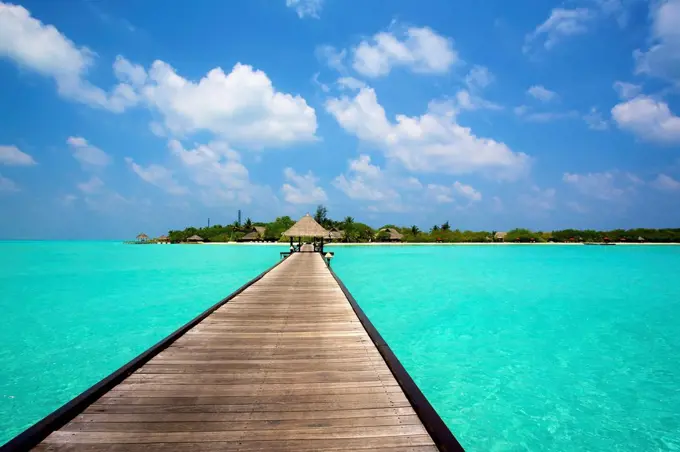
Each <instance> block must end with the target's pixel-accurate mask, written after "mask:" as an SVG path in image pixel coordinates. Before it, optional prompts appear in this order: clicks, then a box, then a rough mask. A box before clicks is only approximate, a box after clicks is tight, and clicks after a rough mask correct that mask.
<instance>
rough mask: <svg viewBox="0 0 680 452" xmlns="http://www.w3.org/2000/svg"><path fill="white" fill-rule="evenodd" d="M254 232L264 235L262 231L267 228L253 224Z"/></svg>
mask: <svg viewBox="0 0 680 452" xmlns="http://www.w3.org/2000/svg"><path fill="white" fill-rule="evenodd" d="M253 229H254V232H257V233H258V234H260V237H264V231H266V230H267V228H266V227H265V226H253Z"/></svg>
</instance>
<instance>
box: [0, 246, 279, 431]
mask: <svg viewBox="0 0 680 452" xmlns="http://www.w3.org/2000/svg"><path fill="white" fill-rule="evenodd" d="M282 249H283V248H282ZM278 259H279V249H278V247H271V246H262V247H258V246H250V247H248V248H247V250H246V249H245V248H244V247H240V246H201V245H124V244H122V243H118V242H0V312H1V313H2V317H1V318H0V323H1V326H0V363H1V364H0V365H1V366H2V368H1V371H0V444H2V443H4V442H6V441H8V440H9V439H11V438H12V437H13V436H15V435H16V434H18V433H20V432H21V431H23V430H24V429H26V428H27V427H29V426H30V425H32V424H33V423H35V422H36V421H38V420H40V419H41V418H42V417H44V416H45V415H47V414H49V413H50V412H52V411H53V410H55V409H56V408H59V407H60V406H61V405H63V404H64V403H66V402H68V401H69V400H71V399H72V398H73V397H75V396H77V395H78V394H80V393H81V392H83V391H84V390H85V389H87V388H89V387H90V386H92V385H93V384H94V383H96V382H98V381H99V380H101V379H102V378H103V377H105V376H107V375H108V374H110V373H111V372H113V371H114V370H116V369H117V368H119V367H120V366H122V365H123V364H125V363H126V362H128V361H130V360H131V359H132V358H134V357H135V356H137V355H139V354H140V353H142V352H143V351H144V350H146V349H148V348H149V347H151V346H152V345H154V344H155V343H157V342H158V341H160V340H161V339H163V338H164V337H166V336H168V335H169V334H170V333H172V332H173V331H175V330H176V329H177V328H179V327H180V326H182V325H183V324H185V323H186V322H188V321H189V320H191V319H192V318H194V317H195V316H197V315H198V314H200V313H201V312H203V311H204V310H206V309H207V308H209V307H210V306H212V305H213V304H215V303H217V302H218V301H219V300H221V299H222V298H224V297H225V296H227V295H229V294H230V293H231V292H233V291H234V290H236V289H237V288H239V287H240V286H242V285H243V284H244V283H246V282H247V281H248V280H250V279H252V278H254V277H255V276H257V275H258V274H260V273H262V272H263V271H264V270H266V269H267V268H269V267H270V266H272V265H273V264H275V263H276V262H277V261H278Z"/></svg>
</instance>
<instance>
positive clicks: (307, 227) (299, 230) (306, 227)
mask: <svg viewBox="0 0 680 452" xmlns="http://www.w3.org/2000/svg"><path fill="white" fill-rule="evenodd" d="M282 235H283V236H284V237H321V238H324V237H328V231H327V230H325V229H324V228H323V226H321V225H320V224H319V223H317V222H316V221H314V218H312V217H311V216H310V215H309V214H306V215H305V216H304V217H302V218H300V220H299V221H298V222H297V223H295V224H294V225H293V227H291V228H290V229H288V230H287V231H286V232H284V233H283V234H282Z"/></svg>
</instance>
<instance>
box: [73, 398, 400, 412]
mask: <svg viewBox="0 0 680 452" xmlns="http://www.w3.org/2000/svg"><path fill="white" fill-rule="evenodd" d="M144 401H145V402H150V403H151V402H154V400H149V399H144ZM156 402H158V401H157V400H156ZM184 402H185V404H180V403H179V402H178V403H176V404H174V405H152V404H149V405H141V404H135V405H131V404H110V403H109V404H104V403H99V402H96V403H94V404H92V405H90V406H89V407H88V408H87V410H85V413H138V414H143V413H244V412H245V413H252V412H256V411H279V412H280V411H338V410H368V409H375V408H381V409H382V408H407V407H410V404H409V403H403V402H397V403H390V404H388V405H386V404H385V402H384V401H382V400H380V401H376V400H374V399H372V398H370V397H366V398H365V399H364V400H361V401H357V402H348V401H345V400H343V398H342V397H338V400H337V401H335V402H332V403H284V404H271V405H267V404H263V403H255V404H245V405H197V404H194V403H192V401H191V400H186V399H185V400H184Z"/></svg>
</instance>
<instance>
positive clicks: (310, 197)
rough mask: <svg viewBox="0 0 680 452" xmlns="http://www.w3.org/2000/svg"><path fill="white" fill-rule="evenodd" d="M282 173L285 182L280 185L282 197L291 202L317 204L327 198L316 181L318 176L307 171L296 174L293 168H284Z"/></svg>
mask: <svg viewBox="0 0 680 452" xmlns="http://www.w3.org/2000/svg"><path fill="white" fill-rule="evenodd" d="M283 175H284V177H285V178H286V182H285V183H284V184H283V186H282V187H281V191H282V193H283V199H284V200H285V201H286V202H289V203H291V204H317V203H321V202H324V201H326V200H327V199H328V197H327V196H326V192H325V191H324V189H323V188H321V187H319V186H318V185H317V183H318V182H319V178H318V177H315V176H314V174H313V173H312V172H311V171H309V172H308V173H307V174H297V173H296V172H295V170H293V168H285V169H284V170H283Z"/></svg>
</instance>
